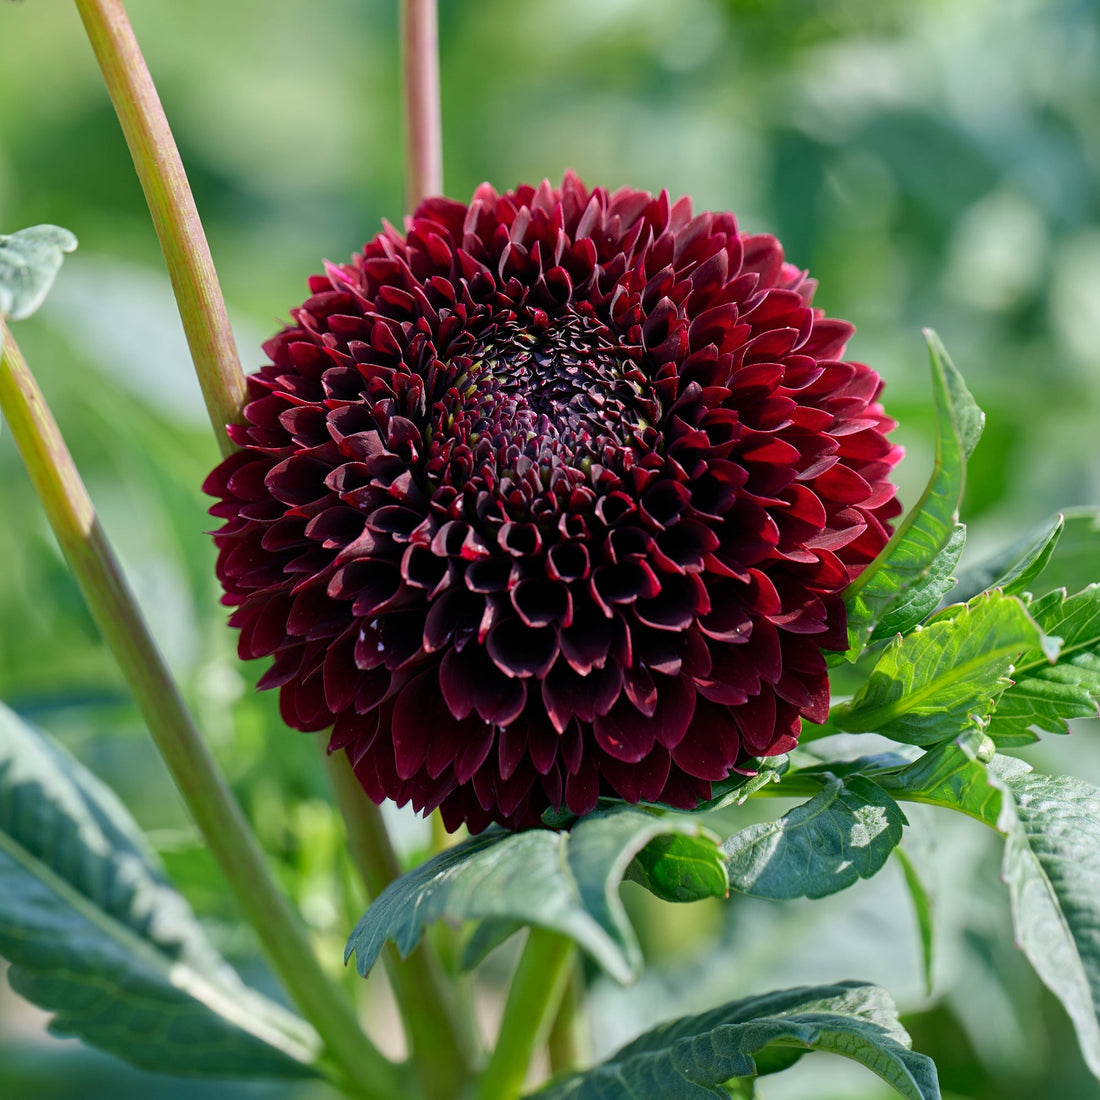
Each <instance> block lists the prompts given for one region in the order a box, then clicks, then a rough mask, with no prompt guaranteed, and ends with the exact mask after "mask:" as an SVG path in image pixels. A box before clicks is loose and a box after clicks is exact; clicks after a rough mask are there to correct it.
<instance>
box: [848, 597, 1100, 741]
mask: <svg viewBox="0 0 1100 1100" xmlns="http://www.w3.org/2000/svg"><path fill="white" fill-rule="evenodd" d="M1098 618H1100V615H1098ZM1031 651H1034V652H1038V653H1043V652H1044V651H1045V652H1047V653H1048V654H1049V653H1053V652H1054V651H1055V650H1054V649H1053V648H1052V644H1051V641H1050V639H1048V638H1046V637H1044V634H1043V632H1042V631H1041V630H1040V629H1039V627H1038V626H1037V625H1036V623H1035V620H1034V619H1033V618H1032V616H1031V615H1029V614H1028V611H1027V609H1026V608H1025V607H1024V605H1023V603H1021V602H1020V600H1019V599H1017V598H1016V597H1015V596H1006V595H1004V594H1003V593H1001V592H997V591H993V592H989V593H985V594H983V595H981V596H977V597H975V598H974V599H973V600H972V601H971V602H970V603H969V604H961V605H957V606H953V607H951V608H948V609H946V610H945V611H944V612H941V613H940V614H939V615H937V616H936V617H935V618H934V619H932V620H931V621H930V622H929V623H928V624H926V625H925V626H923V627H920V628H918V629H917V630H915V631H914V632H913V633H912V634H909V635H906V636H905V637H901V636H899V637H897V638H895V639H894V641H893V642H892V643H891V644H890V645H889V646H887V648H886V649H885V650H884V651H883V653H882V655H881V656H880V657H879V660H878V663H877V664H876V665H875V667H874V669H873V670H872V672H871V675H870V677H869V678H868V679H867V681H866V683H864V685H863V686H862V687H861V688H860V689H859V691H858V692H857V693H856V694H855V696H854V697H853V698H852V699H851V700H849V701H848V702H847V703H843V704H841V705H839V706H838V707H835V708H834V710H833V712H832V713H831V714H830V715H829V723H830V725H831V726H834V727H835V728H837V729H842V730H847V731H849V732H851V733H867V732H872V731H873V732H875V733H881V734H884V735H885V736H887V737H892V738H894V740H896V741H906V742H909V743H911V744H916V745H929V744H935V743H936V742H937V741H943V740H946V739H948V738H950V737H954V736H955V735H956V734H958V733H960V732H961V731H962V730H964V729H966V728H968V727H970V726H980V725H982V724H984V721H985V719H986V718H987V716H988V715H989V714H990V712H991V711H992V710H993V707H994V705H995V703H996V700H997V699H998V697H999V696H1000V695H1001V694H1002V692H1004V691H1005V690H1006V689H1007V688H1008V686H1009V683H1010V681H1009V674H1010V672H1011V671H1012V667H1013V665H1014V663H1015V662H1016V661H1017V660H1018V659H1019V657H1020V655H1021V654H1022V653H1025V652H1031ZM1042 659H1043V660H1047V659H1048V658H1047V657H1043V658H1042Z"/></svg>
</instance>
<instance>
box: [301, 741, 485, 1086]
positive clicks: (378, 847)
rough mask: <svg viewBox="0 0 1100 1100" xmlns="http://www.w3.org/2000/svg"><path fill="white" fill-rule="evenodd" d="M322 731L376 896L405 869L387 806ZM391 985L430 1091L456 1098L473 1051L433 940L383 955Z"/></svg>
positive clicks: (365, 877) (356, 857) (358, 861)
mask: <svg viewBox="0 0 1100 1100" xmlns="http://www.w3.org/2000/svg"><path fill="white" fill-rule="evenodd" d="M326 737H327V734H322V736H321V739H320V745H321V749H322V752H323V753H324V758H325V770H326V771H327V772H328V777H329V782H330V783H331V785H332V790H333V793H334V795H335V797H336V804H337V807H338V808H339V810H340V814H341V816H342V817H343V819H344V822H345V824H346V826H347V839H348V849H349V851H350V852H351V857H352V860H353V862H354V863H355V866H356V868H357V869H358V871H359V875H360V878H361V879H362V881H363V885H364V887H365V888H366V891H367V896H368V898H369V899H370V900H371V901H373V900H374V899H375V898H377V897H378V895H379V894H381V893H382V891H383V890H385V888H386V887H387V886H388V885H389V884H390V883H391V882H393V881H394V879H396V878H398V877H399V876H400V874H401V865H400V863H399V861H398V859H397V854H396V852H394V849H393V845H392V843H391V842H390V837H389V833H388V832H387V831H386V824H385V822H384V821H383V820H382V811H381V810H380V809H379V808H378V807H377V806H376V805H375V804H374V803H373V802H371V800H370V799H369V798H367V796H366V795H365V794H364V793H363V790H362V788H361V787H360V786H359V782H358V780H357V779H356V778H355V774H354V772H353V771H352V770H351V767H350V765H349V764H348V762H347V761H346V760H345V759H342V756H343V754H339V756H337V755H332V756H330V755H329V753H328V752H327V748H326V742H325V739H326ZM382 961H383V963H384V964H385V967H386V975H387V976H388V977H389V980H390V986H391V987H392V988H393V993H394V997H395V998H396V999H397V1004H398V1007H399V1008H400V1009H401V1015H402V1018H403V1019H404V1022H405V1029H406V1034H407V1037H408V1041H409V1047H410V1053H411V1055H412V1062H413V1065H414V1067H415V1070H416V1072H417V1074H418V1075H419V1076H420V1080H421V1085H422V1087H423V1089H424V1092H425V1095H426V1096H427V1097H430V1098H432V1100H454V1097H456V1096H460V1095H461V1094H462V1091H463V1089H464V1088H465V1086H466V1084H467V1082H468V1080H469V1076H470V1055H469V1051H468V1050H467V1048H466V1046H465V1045H464V1042H463V1038H462V1035H461V1033H460V1032H459V1029H458V1026H457V1022H456V1018H455V1013H454V1006H453V1001H452V997H451V991H450V990H449V989H448V988H447V986H446V983H445V982H444V980H443V974H442V971H441V969H440V966H439V961H438V959H437V958H436V957H435V954H434V952H432V951H431V950H430V949H429V947H428V944H427V943H421V944H420V946H419V947H417V949H416V950H415V951H413V952H412V954H411V955H409V956H408V958H406V959H404V960H403V959H401V957H400V956H399V955H398V953H397V949H396V947H395V946H394V945H393V944H392V943H388V944H387V945H386V948H385V950H384V951H383V954H382Z"/></svg>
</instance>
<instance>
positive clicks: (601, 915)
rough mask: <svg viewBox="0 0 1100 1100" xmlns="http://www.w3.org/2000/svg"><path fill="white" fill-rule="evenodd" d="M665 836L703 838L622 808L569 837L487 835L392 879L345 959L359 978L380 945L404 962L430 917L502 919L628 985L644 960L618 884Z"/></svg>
mask: <svg viewBox="0 0 1100 1100" xmlns="http://www.w3.org/2000/svg"><path fill="white" fill-rule="evenodd" d="M670 834H672V835H683V836H689V837H703V836H706V835H707V834H706V832H705V830H703V828H702V827H701V826H700V825H699V824H698V823H696V822H694V821H690V820H687V819H685V818H674V817H657V816H656V815H654V814H651V813H646V812H645V811H642V810H638V809H633V808H628V807H615V808H612V809H609V810H606V811H598V812H597V813H594V814H590V815H588V816H587V817H584V818H581V819H580V820H579V821H578V822H577V823H576V824H575V825H574V826H573V828H572V829H571V830H570V831H569V832H549V831H547V830H543V829H532V830H528V831H527V832H523V833H508V832H505V831H504V830H502V829H489V830H486V832H484V833H482V834H481V835H480V836H476V837H471V838H470V839H469V840H466V841H463V843H461V844H458V845H456V846H455V847H454V848H450V849H448V850H447V851H446V852H442V853H440V854H439V855H437V856H435V857H434V858H432V859H430V860H428V861H427V862H426V863H424V864H422V865H421V866H419V867H417V868H415V869H414V870H412V871H410V872H408V873H407V874H405V875H402V876H401V878H399V879H397V881H396V882H393V883H391V884H390V885H389V886H388V887H387V888H386V889H385V890H384V891H383V892H382V893H381V894H380V895H379V896H378V898H377V899H376V900H375V901H374V903H373V904H372V905H371V907H370V908H369V909H368V910H367V912H366V913H365V914H364V915H363V918H362V919H361V920H360V921H359V923H358V924H357V925H356V927H355V930H354V931H353V932H352V934H351V938H350V939H349V940H348V946H347V950H346V951H345V961H346V960H347V959H349V958H350V957H351V955H352V954H353V953H354V954H355V957H356V965H357V967H358V969H359V973H360V974H363V975H366V974H367V972H368V971H369V970H370V968H371V967H372V966H373V965H374V962H375V960H376V959H377V958H378V954H379V952H380V951H381V950H382V947H383V945H384V944H385V942H386V941H387V940H393V941H394V942H395V943H396V944H397V948H398V950H399V951H400V952H401V954H402V955H403V956H407V955H408V954H409V952H410V951H412V950H413V948H414V947H416V945H417V943H419V941H420V937H421V935H422V934H423V931H424V926H425V925H427V924H429V923H431V922H432V921H436V920H449V921H452V922H459V921H466V920H480V919H484V918H502V919H504V920H515V921H520V922H522V923H523V924H533V925H538V926H539V927H542V928H548V929H550V930H551V931H554V932H560V933H561V934H562V935H565V936H569V937H570V938H571V939H573V940H575V941H576V942H577V943H578V944H579V945H580V946H581V947H582V948H584V950H585V951H587V952H588V953H589V954H590V955H591V956H592V958H593V959H595V961H596V962H598V963H599V964H600V965H601V966H602V967H603V968H604V969H605V970H606V971H607V972H608V973H609V974H610V975H611V976H612V977H613V978H615V979H616V980H617V981H620V982H623V983H624V984H625V983H627V982H631V981H633V980H635V979H636V978H637V976H638V974H639V973H640V972H641V967H642V955H641V949H640V948H639V946H638V941H637V937H636V936H635V934H634V930H633V928H632V927H631V925H630V921H629V920H628V918H627V916H626V911H625V910H624V908H623V904H622V901H621V900H620V898H619V884H620V883H621V882H622V880H623V878H624V877H625V876H626V875H627V872H628V870H629V868H630V864H631V862H632V861H633V859H634V857H635V856H637V854H638V853H639V852H641V851H642V849H644V848H645V847H646V845H647V844H649V843H650V842H651V841H653V840H654V839H656V838H657V837H662V836H667V835H670ZM711 843H714V841H711Z"/></svg>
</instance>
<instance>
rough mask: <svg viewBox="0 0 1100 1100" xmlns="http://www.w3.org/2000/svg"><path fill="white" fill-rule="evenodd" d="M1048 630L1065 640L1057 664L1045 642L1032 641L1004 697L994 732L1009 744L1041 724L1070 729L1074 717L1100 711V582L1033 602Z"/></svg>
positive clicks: (1035, 615) (1039, 620) (995, 715)
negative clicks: (1044, 647) (1049, 657)
mask: <svg viewBox="0 0 1100 1100" xmlns="http://www.w3.org/2000/svg"><path fill="white" fill-rule="evenodd" d="M1028 611H1029V612H1030V613H1031V616H1032V618H1034V619H1035V621H1036V622H1037V623H1038V624H1039V626H1040V627H1041V628H1042V629H1043V631H1044V632H1045V633H1046V634H1048V635H1052V636H1057V637H1059V638H1061V640H1062V646H1061V650H1060V651H1059V653H1058V659H1057V661H1056V662H1054V663H1053V664H1052V663H1051V662H1050V661H1049V660H1047V659H1046V655H1045V654H1044V652H1043V650H1042V648H1041V647H1039V646H1037V645H1030V646H1028V648H1027V650H1026V651H1025V652H1024V653H1023V655H1022V656H1021V657H1020V659H1019V660H1018V661H1017V662H1016V668H1015V671H1014V673H1013V680H1014V681H1015V682H1014V683H1013V685H1012V686H1011V687H1010V688H1009V689H1008V690H1007V691H1006V692H1005V693H1004V695H1002V696H1001V698H1000V701H999V702H998V703H997V708H996V710H995V711H994V713H993V718H992V720H991V721H990V723H989V730H988V733H989V735H990V736H991V737H992V738H993V739H994V740H995V741H997V742H998V743H999V744H1006V743H1009V742H1010V739H1011V740H1015V739H1018V738H1019V737H1020V736H1021V735H1025V736H1026V735H1027V731H1028V730H1029V729H1030V728H1031V727H1032V726H1036V727H1038V728H1039V729H1043V730H1046V731H1048V732H1049V733H1066V732H1067V731H1068V730H1069V727H1068V726H1067V725H1066V720H1067V719H1069V718H1090V717H1095V716H1096V714H1097V712H1098V710H1100V585H1098V584H1093V585H1089V587H1088V588H1086V589H1084V591H1082V592H1078V593H1077V595H1075V596H1070V597H1069V598H1068V599H1067V598H1066V593H1065V590H1064V589H1058V591H1056V592H1051V593H1049V594H1048V595H1046V596H1043V597H1042V599H1039V600H1035V601H1034V602H1032V603H1031V604H1029V605H1028Z"/></svg>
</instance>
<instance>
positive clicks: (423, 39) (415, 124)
mask: <svg viewBox="0 0 1100 1100" xmlns="http://www.w3.org/2000/svg"><path fill="white" fill-rule="evenodd" d="M401 16H402V38H403V42H404V70H405V72H404V81H405V163H406V175H405V209H406V210H408V211H409V212H410V213H411V212H412V211H413V210H415V209H416V208H417V207H418V206H419V205H420V203H421V202H422V201H423V200H424V199H425V198H426V197H427V196H428V195H439V194H442V192H443V126H442V122H441V120H440V106H439V17H438V12H437V10H436V0H401Z"/></svg>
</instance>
